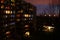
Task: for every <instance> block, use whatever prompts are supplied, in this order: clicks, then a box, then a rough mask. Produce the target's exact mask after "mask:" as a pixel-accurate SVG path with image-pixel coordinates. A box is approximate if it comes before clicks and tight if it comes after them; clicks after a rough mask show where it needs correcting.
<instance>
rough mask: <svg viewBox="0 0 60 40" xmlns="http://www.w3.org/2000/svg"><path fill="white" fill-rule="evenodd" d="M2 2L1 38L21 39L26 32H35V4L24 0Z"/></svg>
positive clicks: (3, 39)
mask: <svg viewBox="0 0 60 40" xmlns="http://www.w3.org/2000/svg"><path fill="white" fill-rule="evenodd" d="M0 4H1V7H0V9H1V10H0V27H1V34H2V35H1V40H5V39H6V40H7V39H8V40H10V39H13V38H16V39H18V40H20V38H21V37H20V36H22V37H23V36H24V34H25V32H27V31H29V32H31V33H32V32H33V30H34V29H35V26H36V24H35V22H36V19H35V18H36V7H35V6H33V5H32V4H30V3H26V2H25V1H23V0H1V1H0ZM18 36H19V37H18Z"/></svg>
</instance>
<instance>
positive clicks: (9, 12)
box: [4, 10, 12, 14]
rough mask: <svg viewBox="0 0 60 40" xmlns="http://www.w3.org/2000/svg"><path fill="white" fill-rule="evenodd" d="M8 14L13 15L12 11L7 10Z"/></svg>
mask: <svg viewBox="0 0 60 40" xmlns="http://www.w3.org/2000/svg"><path fill="white" fill-rule="evenodd" d="M4 12H5V13H6V14H12V11H10V10H6V11H4Z"/></svg>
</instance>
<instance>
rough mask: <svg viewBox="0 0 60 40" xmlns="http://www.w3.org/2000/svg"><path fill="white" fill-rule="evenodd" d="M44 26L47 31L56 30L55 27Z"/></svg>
mask: <svg viewBox="0 0 60 40" xmlns="http://www.w3.org/2000/svg"><path fill="white" fill-rule="evenodd" d="M43 27H44V29H43V31H45V32H53V30H54V27H52V26H43Z"/></svg>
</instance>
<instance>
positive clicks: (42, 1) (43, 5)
mask: <svg viewBox="0 0 60 40" xmlns="http://www.w3.org/2000/svg"><path fill="white" fill-rule="evenodd" d="M25 1H26V2H29V3H31V4H33V5H35V6H36V7H37V14H42V12H43V11H44V10H45V11H46V13H48V12H49V11H50V8H49V4H50V5H52V4H54V5H55V6H56V4H57V3H58V2H57V1H58V0H25ZM46 9H48V10H46ZM53 10H55V12H57V11H56V10H57V9H52V8H51V11H53Z"/></svg>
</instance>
